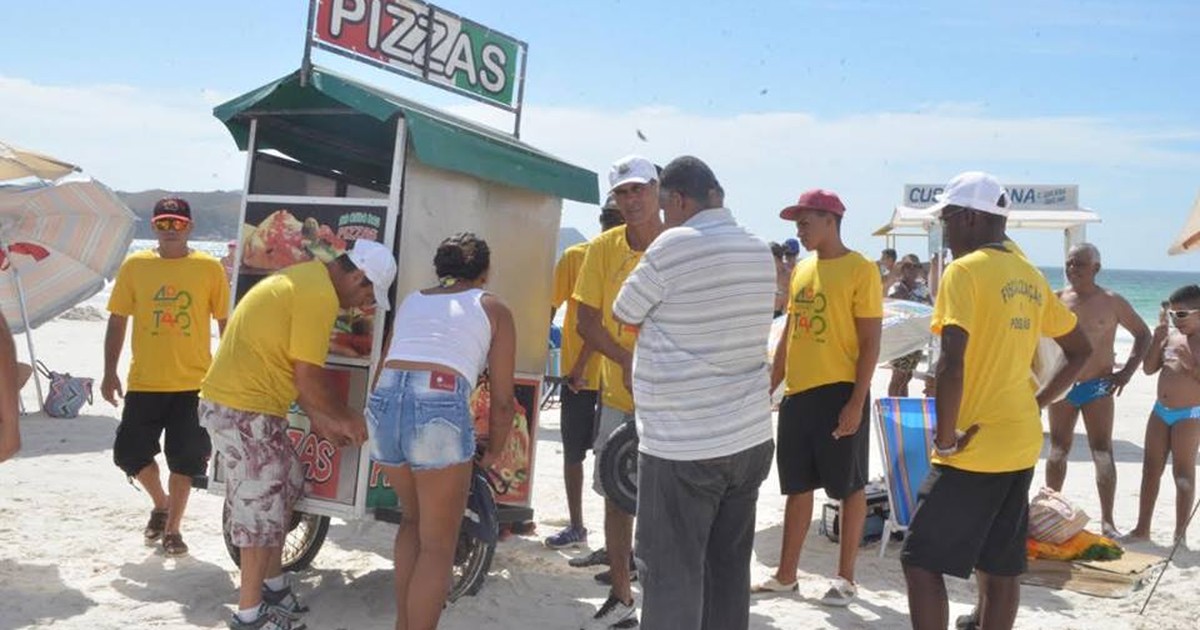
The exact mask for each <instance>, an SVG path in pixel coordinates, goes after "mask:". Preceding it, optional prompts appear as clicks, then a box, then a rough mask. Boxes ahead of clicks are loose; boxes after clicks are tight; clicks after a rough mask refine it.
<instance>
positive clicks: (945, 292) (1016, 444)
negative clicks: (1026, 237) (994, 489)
mask: <svg viewBox="0 0 1200 630" xmlns="http://www.w3.org/2000/svg"><path fill="white" fill-rule="evenodd" d="M951 325H953V326H958V327H959V328H962V329H963V330H965V331H966V332H967V336H968V337H967V350H966V356H965V357H964V362H963V397H962V404H961V407H960V408H959V414H958V429H959V430H966V429H967V427H969V426H971V425H973V424H978V425H979V432H978V433H976V434H975V437H974V439H972V440H971V442H970V443H969V444H967V447H966V448H965V449H963V451H962V452H960V453H955V454H954V455H951V456H949V457H937V456H936V455H935V456H934V457H933V462H934V463H936V464H944V465H946V466H953V467H954V468H960V469H962V470H969V471H974V472H1012V471H1017V470H1024V469H1026V468H1032V467H1033V466H1034V464H1036V463H1037V459H1038V454H1039V453H1040V452H1041V450H1042V423H1041V414H1040V412H1039V410H1038V406H1037V401H1036V400H1035V398H1034V393H1033V391H1031V390H1030V388H1029V365H1030V363H1032V361H1033V354H1034V352H1035V351H1036V350H1037V343H1038V338H1039V337H1041V336H1043V335H1044V336H1048V337H1061V336H1063V335H1065V334H1067V333H1069V332H1071V329H1072V328H1074V327H1075V314H1074V313H1072V312H1071V311H1070V309H1068V308H1067V307H1066V306H1064V305H1063V303H1062V302H1061V301H1059V299H1058V298H1057V297H1056V296H1055V295H1054V292H1053V291H1051V290H1050V285H1049V283H1047V282H1046V279H1045V278H1044V277H1043V276H1042V274H1041V273H1040V272H1038V270H1037V269H1036V268H1034V266H1033V265H1031V264H1030V263H1029V261H1028V260H1026V259H1025V258H1023V257H1022V256H1019V255H1017V254H1015V253H1011V252H1003V251H1000V250H998V249H991V248H984V249H980V250H976V251H974V252H972V253H970V254H967V255H966V256H963V257H962V258H960V259H958V260H955V261H954V262H952V263H950V265H949V266H948V267H946V273H945V275H944V276H943V277H942V284H941V290H940V291H939V292H938V296H937V303H936V304H935V305H934V309H933V322H932V326H931V327H932V329H933V332H934V333H935V334H941V331H942V328H944V327H946V326H951Z"/></svg>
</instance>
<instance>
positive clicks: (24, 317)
mask: <svg viewBox="0 0 1200 630" xmlns="http://www.w3.org/2000/svg"><path fill="white" fill-rule="evenodd" d="M4 250H5V252H6V254H7V252H8V248H7V247H5V248H4ZM6 258H8V259H9V260H10V261H11V260H12V257H11V256H6ZM10 264H11V263H10ZM12 273H13V283H14V284H16V285H17V304H18V305H20V307H21V322H22V323H23V324H24V325H25V343H26V344H28V346H29V364H30V367H32V368H33V386H34V388H35V389H36V390H37V397H38V408H39V409H41V410H42V411H45V410H46V402H45V398H44V397H43V396H42V379H41V378H39V377H38V370H37V355H35V354H34V352H33V327H32V326H30V325H29V312H28V311H27V310H26V307H25V289H23V288H22V287H21V274H20V273H19V272H18V271H17V266H16V265H12Z"/></svg>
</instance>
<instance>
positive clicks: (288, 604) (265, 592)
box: [262, 581, 308, 619]
mask: <svg viewBox="0 0 1200 630" xmlns="http://www.w3.org/2000/svg"><path fill="white" fill-rule="evenodd" d="M289 582H290V581H289ZM262 598H263V604H266V606H267V608H270V609H271V610H274V611H276V612H279V613H282V614H284V615H287V616H288V617H291V618H292V619H296V618H298V617H299V616H300V615H303V614H304V613H306V612H308V606H307V605H306V604H304V603H303V602H301V601H300V598H299V597H297V596H296V593H295V592H294V591H292V585H291V584H290V583H289V584H288V585H287V586H285V587H283V588H281V589H279V590H278V591H273V590H271V587H269V586H267V585H266V584H263V587H262Z"/></svg>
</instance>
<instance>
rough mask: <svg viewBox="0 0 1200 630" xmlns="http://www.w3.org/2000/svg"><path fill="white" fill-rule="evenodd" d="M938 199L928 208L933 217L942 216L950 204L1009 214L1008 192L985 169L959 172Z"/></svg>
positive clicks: (996, 213) (1003, 215) (1004, 215)
mask: <svg viewBox="0 0 1200 630" xmlns="http://www.w3.org/2000/svg"><path fill="white" fill-rule="evenodd" d="M934 199H936V200H937V203H935V204H934V205H933V206H931V207H930V208H929V210H928V212H929V216H931V217H932V218H935V219H937V218H941V216H942V211H943V210H945V209H946V208H947V207H949V206H962V207H964V208H970V209H972V210H978V211H980V212H986V213H988V214H995V215H998V216H1002V217H1006V216H1008V210H1009V207H1008V206H1009V202H1008V193H1006V192H1005V191H1004V187H1003V186H1001V185H1000V181H999V180H997V179H996V178H995V177H992V176H991V175H989V174H987V173H984V172H983V171H967V172H965V173H959V174H958V175H955V176H954V179H952V180H950V183H949V184H946V189H945V190H943V191H942V192H941V194H939V195H937V196H936V197H934Z"/></svg>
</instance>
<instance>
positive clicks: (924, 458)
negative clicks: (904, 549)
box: [875, 398, 937, 558]
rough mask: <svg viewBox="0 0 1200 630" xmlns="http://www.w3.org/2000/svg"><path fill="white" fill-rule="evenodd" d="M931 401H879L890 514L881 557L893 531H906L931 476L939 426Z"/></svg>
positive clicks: (877, 417) (877, 411) (877, 410)
mask: <svg viewBox="0 0 1200 630" xmlns="http://www.w3.org/2000/svg"><path fill="white" fill-rule="evenodd" d="M933 403H934V401H933V399H932V398H879V399H876V400H875V421H876V425H877V429H878V430H877V431H876V432H875V435H877V436H878V437H879V450H880V452H881V453H882V455H883V462H884V470H885V471H886V474H885V477H886V478H887V486H888V507H889V508H890V510H891V514H890V515H889V516H888V519H887V522H886V523H884V526H883V540H882V542H881V543H880V544H879V557H881V558H882V557H883V555H884V552H886V551H887V544H888V541H889V540H891V537H892V533H893V532H906V531H908V525H909V523H911V522H912V515H913V512H914V511H915V510H916V508H917V491H918V490H920V488H921V482H922V481H924V480H925V476H926V475H927V474H929V455H930V453H931V452H932V451H933V429H934V426H936V423H937V419H936V418H937V414H936V412H935V410H934V404H933Z"/></svg>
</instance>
